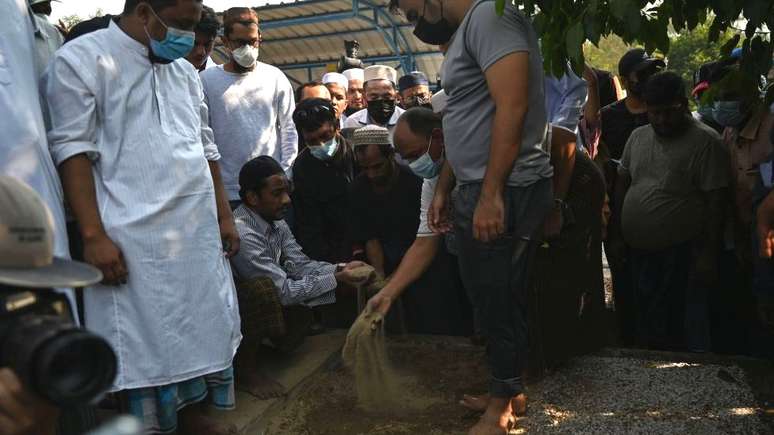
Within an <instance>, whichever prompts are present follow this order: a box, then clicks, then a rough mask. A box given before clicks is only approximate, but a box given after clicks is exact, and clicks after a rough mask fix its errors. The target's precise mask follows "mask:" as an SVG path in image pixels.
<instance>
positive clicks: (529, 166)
mask: <svg viewBox="0 0 774 435" xmlns="http://www.w3.org/2000/svg"><path fill="white" fill-rule="evenodd" d="M391 9H393V10H396V9H400V10H401V11H402V12H403V13H404V14H405V16H406V18H407V19H408V20H409V21H410V22H412V23H415V24H416V26H415V29H414V35H415V36H417V37H418V38H419V39H421V40H422V41H424V42H425V43H428V44H433V45H442V44H445V45H448V51H447V52H446V60H445V61H444V67H443V73H442V78H443V83H442V84H443V88H444V90H445V91H446V94H447V96H448V105H447V107H446V113H445V116H444V119H443V129H444V137H445V138H446V164H445V165H444V168H443V170H442V172H441V175H440V178H439V181H438V186H437V188H436V191H435V198H434V200H433V204H432V206H431V208H430V213H429V214H430V222H429V224H430V227H431V229H438V228H441V227H444V225H442V224H443V223H444V220H445V214H446V213H445V210H446V207H445V204H446V203H447V201H448V199H447V198H448V196H449V193H450V191H451V189H452V187H453V185H454V184H455V183H454V178H455V176H456V184H457V189H456V191H455V200H454V231H455V235H456V237H457V240H458V242H459V263H460V272H461V275H462V279H463V280H464V283H465V287H466V288H468V289H469V290H470V291H471V292H473V293H474V294H475V298H476V306H477V307H478V308H479V310H480V313H481V318H482V323H483V324H482V325H481V326H482V328H483V332H484V334H485V335H487V338H488V341H489V344H488V346H487V354H488V359H489V365H490V367H491V371H492V379H491V383H490V387H489V394H490V396H491V398H490V399H489V400H488V401H480V400H479V401H476V403H479V404H480V403H486V407H487V410H486V413H485V415H484V417H483V418H482V419H481V421H480V422H479V423H478V424H477V425H476V426H474V427H473V429H472V430H471V432H470V433H472V434H482V433H494V432H502V431H503V430H505V429H507V424H508V421H509V419H510V418H511V413H512V411H515V412H517V413H518V411H519V410H520V409H519V408H521V406H516V407H515V408H516V409H514V406H513V404H517V405H521V404H522V403H523V402H522V400H518V399H517V400H516V401H514V400H513V399H514V398H517V397H519V396H520V395H521V394H522V392H523V384H522V380H521V375H522V371H523V370H524V368H525V362H526V354H527V324H526V318H525V313H526V287H527V275H528V273H527V272H528V271H527V267H528V264H529V260H530V257H531V256H532V255H533V254H534V248H535V244H534V243H533V241H532V239H533V234H534V233H535V231H536V230H537V229H538V227H539V226H540V224H541V223H542V221H543V218H544V217H545V215H546V213H547V212H548V211H549V210H550V209H551V206H552V193H551V181H550V178H551V176H552V169H551V166H550V161H549V156H548V154H547V153H546V152H545V151H543V149H542V147H541V145H542V143H543V140H544V137H545V134H546V123H547V120H546V109H545V100H544V87H543V71H542V65H543V62H542V58H541V55H540V50H539V47H538V41H537V35H536V34H535V31H534V29H533V28H532V25H531V23H530V21H529V20H528V19H527V18H526V17H524V16H523V15H522V14H521V13H520V12H519V11H518V10H517V9H516V8H515V7H514V6H513V5H512V4H511V3H510V2H506V6H505V13H504V14H503V15H502V16H498V15H497V13H496V12H495V2H494V0H391ZM493 89H496V90H497V92H494V93H493V92H490V90H493ZM521 399H523V396H521Z"/></svg>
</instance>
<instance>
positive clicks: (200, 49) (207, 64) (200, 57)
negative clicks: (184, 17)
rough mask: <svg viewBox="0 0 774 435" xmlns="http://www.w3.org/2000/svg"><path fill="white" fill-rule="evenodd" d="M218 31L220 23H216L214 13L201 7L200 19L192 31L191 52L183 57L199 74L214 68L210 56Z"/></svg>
mask: <svg viewBox="0 0 774 435" xmlns="http://www.w3.org/2000/svg"><path fill="white" fill-rule="evenodd" d="M218 29H220V23H219V22H218V17H216V16H215V11H213V10H212V8H208V7H207V6H202V19H201V20H200V21H199V24H197V25H196V28H195V29H194V32H195V33H196V43H195V44H194V48H193V49H192V50H191V52H190V53H188V56H186V57H185V59H186V60H187V61H188V62H191V65H193V66H194V67H195V68H196V69H197V70H198V71H199V72H202V71H204V70H205V69H207V68H212V67H214V66H216V63H215V62H214V61H213V60H212V58H211V57H210V54H212V49H213V48H215V39H216V38H217V37H218Z"/></svg>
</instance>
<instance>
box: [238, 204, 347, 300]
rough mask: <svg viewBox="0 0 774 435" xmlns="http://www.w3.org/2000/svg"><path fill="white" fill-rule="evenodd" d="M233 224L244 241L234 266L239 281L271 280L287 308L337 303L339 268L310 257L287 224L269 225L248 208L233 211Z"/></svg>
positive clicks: (241, 206) (274, 223) (243, 206)
mask: <svg viewBox="0 0 774 435" xmlns="http://www.w3.org/2000/svg"><path fill="white" fill-rule="evenodd" d="M234 221H235V222H236V227H237V231H239V238H240V239H241V240H240V245H239V253H237V255H235V256H234V257H233V258H232V259H231V265H232V266H233V268H234V272H235V273H236V275H237V276H238V277H239V279H241V280H250V279H253V278H256V277H260V276H268V277H270V278H271V280H272V281H273V282H274V285H275V286H276V287H277V289H278V291H279V299H280V303H282V305H284V306H290V305H305V306H308V307H315V306H318V305H326V304H332V303H334V302H336V291H335V290H336V286H337V285H338V284H337V282H336V277H335V276H334V274H335V272H336V266H335V265H334V264H330V263H326V262H323V261H314V260H311V259H310V258H309V257H307V256H306V254H304V253H303V251H302V250H301V247H300V246H299V245H298V243H296V239H295V237H293V234H292V233H291V232H290V228H288V225H287V224H286V223H285V221H276V222H271V223H269V222H266V220H264V219H263V218H262V217H261V216H260V215H259V214H258V213H255V212H254V211H252V210H250V209H249V208H248V207H247V206H245V205H240V206H239V207H237V209H236V210H234Z"/></svg>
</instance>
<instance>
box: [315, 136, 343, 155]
mask: <svg viewBox="0 0 774 435" xmlns="http://www.w3.org/2000/svg"><path fill="white" fill-rule="evenodd" d="M338 149H339V142H338V141H337V140H336V138H335V137H334V138H333V139H331V140H329V141H328V142H325V143H323V144H322V145H317V146H310V147H309V152H310V153H312V156H314V157H315V158H316V159H318V160H330V159H332V158H333V156H334V155H336V151H338Z"/></svg>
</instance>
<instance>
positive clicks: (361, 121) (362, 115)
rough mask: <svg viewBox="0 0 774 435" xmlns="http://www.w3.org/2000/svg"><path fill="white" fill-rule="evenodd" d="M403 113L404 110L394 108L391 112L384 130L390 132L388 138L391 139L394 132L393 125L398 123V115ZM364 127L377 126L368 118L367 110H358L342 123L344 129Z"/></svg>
mask: <svg viewBox="0 0 774 435" xmlns="http://www.w3.org/2000/svg"><path fill="white" fill-rule="evenodd" d="M403 112H405V110H403V109H401V108H400V107H397V106H395V112H393V114H392V117H390V120H389V121H387V125H386V128H387V129H388V130H390V138H392V132H393V131H394V130H395V124H397V123H398V119H399V118H400V115H403ZM366 125H379V124H377V123H376V122H374V120H373V119H371V117H369V116H368V109H363V110H358V111H357V112H355V113H353V114H352V115H350V116H349V117H348V118H347V120H346V121H345V122H344V128H360V127H365V126H366ZM390 140H392V139H390Z"/></svg>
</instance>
